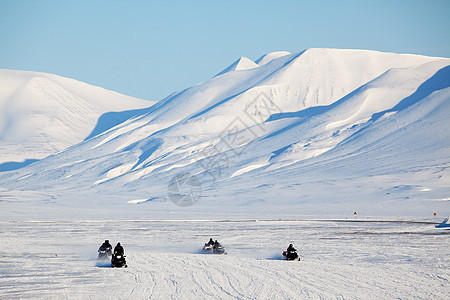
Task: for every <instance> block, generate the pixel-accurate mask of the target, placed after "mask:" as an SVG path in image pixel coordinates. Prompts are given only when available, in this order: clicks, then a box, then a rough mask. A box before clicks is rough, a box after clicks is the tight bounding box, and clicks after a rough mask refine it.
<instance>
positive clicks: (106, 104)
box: [0, 69, 155, 171]
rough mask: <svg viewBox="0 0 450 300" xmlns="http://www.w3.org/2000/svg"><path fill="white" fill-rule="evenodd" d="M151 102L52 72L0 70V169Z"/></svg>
mask: <svg viewBox="0 0 450 300" xmlns="http://www.w3.org/2000/svg"><path fill="white" fill-rule="evenodd" d="M154 103H155V102H152V101H145V100H141V99H137V98H132V97H128V96H125V95H121V94H118V93H116V92H113V91H108V90H105V89H103V88H100V87H95V86H92V85H89V84H86V83H83V82H79V81H76V80H73V79H69V78H64V77H60V76H56V75H51V74H46V73H38V72H27V71H15V70H5V69H0V171H5V170H8V169H10V168H14V165H16V166H17V167H19V166H20V163H21V162H23V161H25V162H26V161H28V162H32V161H34V160H37V159H41V158H44V157H46V156H48V155H50V154H54V153H56V152H59V151H62V150H64V149H66V148H68V147H70V146H72V145H74V144H77V143H79V142H82V141H83V140H84V139H85V138H87V137H89V136H90V135H91V136H92V133H93V132H94V131H96V133H100V132H101V131H102V130H106V129H107V128H110V127H112V126H114V125H116V124H117V123H121V122H123V121H125V119H126V118H125V116H132V115H136V114H139V113H142V112H143V111H139V110H138V111H134V113H133V111H131V110H136V109H143V108H147V107H150V106H151V105H153V104H154ZM114 112H115V113H114ZM99 118H100V119H99ZM8 166H10V167H9V168H8Z"/></svg>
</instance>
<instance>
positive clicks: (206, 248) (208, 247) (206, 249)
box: [203, 243, 213, 253]
mask: <svg viewBox="0 0 450 300" xmlns="http://www.w3.org/2000/svg"><path fill="white" fill-rule="evenodd" d="M212 251H213V245H211V244H208V243H206V244H205V246H203V252H208V253H210V252H212Z"/></svg>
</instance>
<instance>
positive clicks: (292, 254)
mask: <svg viewBox="0 0 450 300" xmlns="http://www.w3.org/2000/svg"><path fill="white" fill-rule="evenodd" d="M203 252H205V253H214V254H227V252H226V251H225V248H223V246H222V245H221V244H220V243H219V242H218V241H217V240H215V241H214V240H213V239H212V238H210V239H209V242H207V243H205V245H204V246H203ZM282 254H283V257H284V258H285V259H286V260H300V257H299V256H298V254H297V250H296V249H295V248H294V245H292V244H289V247H288V248H287V250H286V251H283V253H282Z"/></svg>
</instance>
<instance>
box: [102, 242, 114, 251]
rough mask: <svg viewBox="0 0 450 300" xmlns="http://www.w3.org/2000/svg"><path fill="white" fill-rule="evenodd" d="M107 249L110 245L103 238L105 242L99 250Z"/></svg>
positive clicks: (110, 247)
mask: <svg viewBox="0 0 450 300" xmlns="http://www.w3.org/2000/svg"><path fill="white" fill-rule="evenodd" d="M108 249H109V250H111V249H112V246H111V244H110V243H109V240H105V242H104V243H103V244H102V245H101V246H100V248H99V250H103V251H105V250H108Z"/></svg>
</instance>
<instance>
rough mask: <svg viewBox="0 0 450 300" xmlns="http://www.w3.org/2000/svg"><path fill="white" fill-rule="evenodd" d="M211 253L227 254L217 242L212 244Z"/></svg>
mask: <svg viewBox="0 0 450 300" xmlns="http://www.w3.org/2000/svg"><path fill="white" fill-rule="evenodd" d="M213 253H214V254H227V253H226V252H225V249H224V248H223V247H222V245H220V244H218V245H214V247H213Z"/></svg>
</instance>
